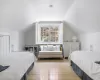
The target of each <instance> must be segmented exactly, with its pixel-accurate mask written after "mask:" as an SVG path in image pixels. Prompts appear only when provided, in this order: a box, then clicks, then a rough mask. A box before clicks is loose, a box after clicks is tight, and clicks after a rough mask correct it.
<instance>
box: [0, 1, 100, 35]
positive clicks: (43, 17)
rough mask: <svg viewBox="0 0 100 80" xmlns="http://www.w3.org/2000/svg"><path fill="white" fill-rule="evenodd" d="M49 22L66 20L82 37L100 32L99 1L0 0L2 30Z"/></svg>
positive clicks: (0, 26) (0, 24) (0, 28)
mask: <svg viewBox="0 0 100 80" xmlns="http://www.w3.org/2000/svg"><path fill="white" fill-rule="evenodd" d="M51 4H52V5H53V7H52V8H51V7H49V5H51ZM47 20H48V21H56V20H57V21H58V20H64V21H65V22H66V25H67V26H69V27H70V28H71V29H72V30H73V31H75V32H76V33H79V34H80V33H87V32H99V31H100V0H0V31H2V30H7V29H10V30H21V29H24V28H27V27H29V25H30V24H32V23H34V22H36V21H47Z"/></svg>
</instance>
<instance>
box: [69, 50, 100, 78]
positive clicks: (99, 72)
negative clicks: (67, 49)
mask: <svg viewBox="0 0 100 80" xmlns="http://www.w3.org/2000/svg"><path fill="white" fill-rule="evenodd" d="M70 58H71V60H72V61H73V62H74V63H75V64H76V65H78V66H79V67H80V68H81V69H82V70H83V71H84V72H85V73H86V74H87V75H88V76H89V77H90V78H92V79H93V80H100V64H96V63H95V61H100V53H99V52H89V51H75V52H73V53H72V54H71V55H70Z"/></svg>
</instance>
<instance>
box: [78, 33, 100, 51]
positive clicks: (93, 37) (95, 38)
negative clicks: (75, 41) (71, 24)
mask: <svg viewBox="0 0 100 80" xmlns="http://www.w3.org/2000/svg"><path fill="white" fill-rule="evenodd" d="M79 38H80V41H81V49H82V50H90V49H91V47H90V46H91V45H92V48H93V51H99V52H100V32H96V33H87V34H81V35H80V36H79Z"/></svg>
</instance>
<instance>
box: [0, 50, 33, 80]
mask: <svg viewBox="0 0 100 80" xmlns="http://www.w3.org/2000/svg"><path fill="white" fill-rule="evenodd" d="M33 62H34V55H33V53H29V52H13V53H9V55H6V56H4V55H1V56H0V64H1V65H6V66H8V65H9V66H10V67H9V68H8V69H6V70H5V71H3V72H0V80H20V79H21V78H22V77H23V75H24V74H25V73H26V71H27V69H28V68H29V67H30V66H31V64H32V63H33Z"/></svg>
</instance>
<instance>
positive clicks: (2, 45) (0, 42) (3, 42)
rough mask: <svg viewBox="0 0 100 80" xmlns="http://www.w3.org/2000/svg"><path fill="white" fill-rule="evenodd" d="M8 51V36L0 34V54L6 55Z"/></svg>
mask: <svg viewBox="0 0 100 80" xmlns="http://www.w3.org/2000/svg"><path fill="white" fill-rule="evenodd" d="M9 52H10V36H0V54H2V55H6V54H9Z"/></svg>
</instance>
